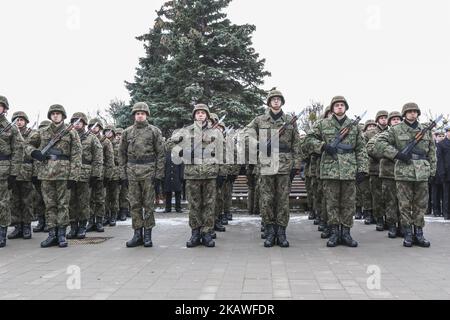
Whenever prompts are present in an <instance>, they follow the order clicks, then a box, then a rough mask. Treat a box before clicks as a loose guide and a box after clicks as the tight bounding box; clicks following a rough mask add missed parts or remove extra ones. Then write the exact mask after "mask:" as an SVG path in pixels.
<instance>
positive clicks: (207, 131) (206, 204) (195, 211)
mask: <svg viewBox="0 0 450 320" xmlns="http://www.w3.org/2000/svg"><path fill="white" fill-rule="evenodd" d="M210 117H211V116H210V111H209V108H208V106H207V105H205V104H198V105H196V106H195V107H194V111H193V112H192V118H193V119H194V124H192V125H190V126H188V127H186V128H183V129H181V130H178V131H176V132H174V134H173V135H172V137H171V138H170V139H168V141H167V146H168V148H169V149H170V150H172V160H173V155H174V151H175V150H176V149H177V148H176V149H174V147H175V146H178V149H179V148H180V147H181V148H182V149H183V150H182V154H183V161H184V162H185V167H184V179H185V181H186V193H187V200H188V204H189V226H190V227H191V230H192V235H191V238H190V240H189V241H188V242H187V243H186V246H187V247H188V248H193V247H197V246H199V245H200V244H203V245H204V246H206V247H214V246H215V242H214V240H213V239H212V235H211V232H212V231H213V229H214V210H215V200H216V193H217V185H221V184H223V183H224V181H223V180H224V179H223V176H219V167H220V152H219V151H220V150H222V148H223V146H222V142H221V138H222V137H223V135H222V133H221V132H220V131H219V130H218V129H214V128H212V127H211V123H210V122H209V121H208V119H210ZM200 141H201V144H200ZM213 142H214V143H213ZM211 146H212V147H214V148H213V150H210V147H211ZM215 146H217V148H215ZM208 151H210V152H211V153H210V154H208V153H207V152H208ZM213 152H216V153H218V155H219V158H218V159H215V157H214V158H213V155H212V153H213ZM216 156H217V155H216ZM192 159H193V160H192ZM188 160H189V161H188Z"/></svg>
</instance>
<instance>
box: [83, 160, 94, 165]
mask: <svg viewBox="0 0 450 320" xmlns="http://www.w3.org/2000/svg"><path fill="white" fill-rule="evenodd" d="M82 163H83V164H84V165H85V166H90V165H91V164H92V161H84V160H83V161H82Z"/></svg>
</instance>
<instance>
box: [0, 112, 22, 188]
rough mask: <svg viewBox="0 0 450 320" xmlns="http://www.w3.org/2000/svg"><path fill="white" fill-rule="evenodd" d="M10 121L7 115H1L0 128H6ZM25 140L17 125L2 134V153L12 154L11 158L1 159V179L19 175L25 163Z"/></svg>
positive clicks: (0, 153) (0, 146)
mask: <svg viewBox="0 0 450 320" xmlns="http://www.w3.org/2000/svg"><path fill="white" fill-rule="evenodd" d="M8 125H9V121H8V120H6V117H5V115H3V114H2V115H0V130H2V129H4V128H6V127H7V126H8ZM23 147H24V140H23V138H22V135H21V134H20V132H19V129H17V127H16V126H12V127H11V129H9V130H8V131H6V132H3V133H2V134H1V135H0V155H2V156H10V157H11V160H0V180H6V179H7V178H8V176H10V175H11V176H16V177H17V176H19V173H20V168H21V166H22V163H23Z"/></svg>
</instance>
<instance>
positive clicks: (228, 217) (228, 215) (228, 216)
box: [225, 212, 233, 221]
mask: <svg viewBox="0 0 450 320" xmlns="http://www.w3.org/2000/svg"><path fill="white" fill-rule="evenodd" d="M225 215H226V217H227V220H228V221H233V214H232V213H231V212H226V213H225Z"/></svg>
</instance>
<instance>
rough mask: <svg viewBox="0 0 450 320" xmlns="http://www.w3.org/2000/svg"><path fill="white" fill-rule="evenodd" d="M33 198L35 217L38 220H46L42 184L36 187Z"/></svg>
mask: <svg viewBox="0 0 450 320" xmlns="http://www.w3.org/2000/svg"><path fill="white" fill-rule="evenodd" d="M33 196H34V198H33V208H34V216H35V218H37V219H43V218H45V203H44V198H43V197H42V188H41V184H40V183H39V184H38V185H37V186H34V192H33Z"/></svg>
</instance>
